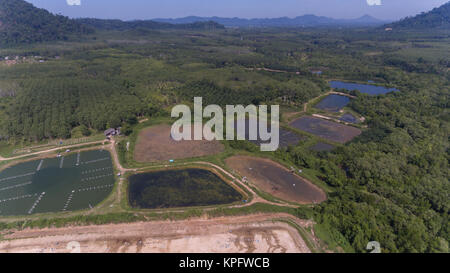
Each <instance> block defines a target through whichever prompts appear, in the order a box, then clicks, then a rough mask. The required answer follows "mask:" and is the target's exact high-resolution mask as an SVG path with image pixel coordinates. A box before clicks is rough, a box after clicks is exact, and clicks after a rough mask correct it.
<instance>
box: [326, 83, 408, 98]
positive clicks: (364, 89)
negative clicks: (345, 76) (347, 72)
mask: <svg viewBox="0 0 450 273" xmlns="http://www.w3.org/2000/svg"><path fill="white" fill-rule="evenodd" d="M329 84H330V86H331V87H332V88H334V89H346V90H348V91H353V90H359V92H361V93H365V94H369V95H373V96H374V95H383V94H387V93H390V92H397V91H399V90H398V89H396V88H386V87H383V86H376V85H370V84H359V83H349V82H341V81H330V82H329Z"/></svg>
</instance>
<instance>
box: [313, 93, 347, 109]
mask: <svg viewBox="0 0 450 273" xmlns="http://www.w3.org/2000/svg"><path fill="white" fill-rule="evenodd" d="M349 102H350V98H348V97H346V96H340V95H335V94H333V95H329V96H327V97H326V98H324V99H323V100H321V101H320V102H319V103H318V104H316V106H315V107H316V108H318V109H321V110H325V111H330V112H339V111H340V110H341V109H342V108H344V107H345V106H347V104H349Z"/></svg>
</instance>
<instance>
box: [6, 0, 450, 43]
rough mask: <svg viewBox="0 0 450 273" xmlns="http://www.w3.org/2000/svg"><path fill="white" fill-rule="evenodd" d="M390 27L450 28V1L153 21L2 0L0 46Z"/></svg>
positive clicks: (15, 0) (19, 0) (17, 0)
mask: <svg viewBox="0 0 450 273" xmlns="http://www.w3.org/2000/svg"><path fill="white" fill-rule="evenodd" d="M380 26H382V27H386V28H387V27H391V28H396V29H400V30H401V29H450V2H448V3H446V4H444V5H442V6H441V7H439V8H435V9H433V10H432V11H430V12H426V13H422V14H419V15H417V16H415V17H408V18H405V19H403V20H400V21H398V22H394V23H391V22H385V21H382V20H379V19H376V18H373V17H371V16H369V15H365V16H362V17H360V18H357V19H333V18H328V17H323V16H315V15H303V16H298V17H295V18H288V17H280V18H266V19H264V18H259V19H258V18H256V19H242V18H222V17H196V16H190V17H184V18H178V19H153V20H136V21H122V20H104V19H91V18H84V19H70V18H68V17H65V16H61V15H55V14H53V13H50V12H48V11H47V10H45V9H39V8H36V7H35V6H33V5H32V4H30V3H28V2H26V1H23V0H0V45H14V44H24V43H35V42H44V41H55V40H69V39H72V38H76V37H81V36H83V35H86V34H90V33H93V32H95V31H96V30H119V31H120V30H130V29H190V30H211V29H214V30H215V29H223V28H224V27H229V28H239V27H242V28H249V27H255V28H257V27H261V28H263V27H293V28H294V27H380Z"/></svg>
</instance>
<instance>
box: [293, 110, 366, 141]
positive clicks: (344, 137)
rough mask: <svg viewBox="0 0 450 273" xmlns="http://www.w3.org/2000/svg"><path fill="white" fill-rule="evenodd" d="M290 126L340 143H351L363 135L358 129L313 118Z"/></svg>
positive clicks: (295, 122)
mask: <svg viewBox="0 0 450 273" xmlns="http://www.w3.org/2000/svg"><path fill="white" fill-rule="evenodd" d="M290 126H292V127H294V128H296V129H299V130H302V131H305V132H308V133H310V134H313V135H316V136H318V137H322V138H325V139H327V140H331V141H334V142H339V143H346V142H349V141H351V140H352V139H353V138H355V137H356V136H359V135H360V134H361V130H359V129H358V128H355V127H352V126H347V125H343V124H340V123H336V122H332V121H328V120H324V119H321V118H316V117H311V116H305V117H301V118H299V119H296V120H294V121H293V122H291V123H290Z"/></svg>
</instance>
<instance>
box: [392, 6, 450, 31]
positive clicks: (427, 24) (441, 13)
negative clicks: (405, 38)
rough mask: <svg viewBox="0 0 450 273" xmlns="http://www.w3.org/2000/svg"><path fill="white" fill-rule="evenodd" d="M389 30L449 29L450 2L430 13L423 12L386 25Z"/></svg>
mask: <svg viewBox="0 0 450 273" xmlns="http://www.w3.org/2000/svg"><path fill="white" fill-rule="evenodd" d="M386 27H391V28H410V29H426V28H447V29H449V28H450V2H447V3H446V4H444V5H442V6H440V7H439V8H435V9H433V10H432V11H429V12H424V13H422V14H419V15H417V16H415V17H407V18H405V19H403V20H400V21H398V22H395V23H392V24H389V25H386Z"/></svg>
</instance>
